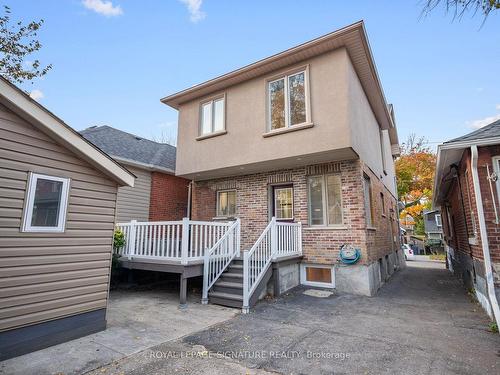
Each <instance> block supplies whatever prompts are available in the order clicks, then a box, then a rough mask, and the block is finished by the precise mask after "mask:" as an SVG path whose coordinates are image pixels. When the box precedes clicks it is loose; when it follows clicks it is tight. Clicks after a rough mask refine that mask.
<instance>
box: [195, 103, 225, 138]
mask: <svg viewBox="0 0 500 375" xmlns="http://www.w3.org/2000/svg"><path fill="white" fill-rule="evenodd" d="M200 112H201V114H200V118H201V120H200V135H201V136H203V135H208V134H212V133H217V132H221V131H223V130H224V129H225V124H224V117H225V114H224V97H222V98H217V99H213V100H210V101H208V102H204V103H202V104H201V111H200Z"/></svg>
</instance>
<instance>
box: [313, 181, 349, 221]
mask: <svg viewBox="0 0 500 375" xmlns="http://www.w3.org/2000/svg"><path fill="white" fill-rule="evenodd" d="M339 175H340V174H339V173H327V174H317V175H311V176H307V201H308V202H307V210H308V219H309V220H308V224H309V226H310V227H311V228H332V229H337V228H340V229H342V228H345V222H344V197H343V196H342V176H340V177H341V181H340V212H341V214H342V222H341V223H339V224H330V220H329V218H328V192H327V182H326V178H327V177H328V176H339ZM314 177H322V178H323V186H322V189H321V198H322V202H323V224H312V217H311V193H310V190H309V179H310V178H314Z"/></svg>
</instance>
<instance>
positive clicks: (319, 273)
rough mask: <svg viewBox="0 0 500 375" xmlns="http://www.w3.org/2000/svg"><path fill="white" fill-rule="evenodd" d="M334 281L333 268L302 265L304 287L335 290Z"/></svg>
mask: <svg viewBox="0 0 500 375" xmlns="http://www.w3.org/2000/svg"><path fill="white" fill-rule="evenodd" d="M334 280H335V278H334V267H333V266H330V265H314V264H301V282H302V284H304V285H311V286H322V287H329V288H334V287H335V281H334Z"/></svg>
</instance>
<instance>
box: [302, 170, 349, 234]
mask: <svg viewBox="0 0 500 375" xmlns="http://www.w3.org/2000/svg"><path fill="white" fill-rule="evenodd" d="M308 190H309V224H310V225H341V224H342V221H343V220H342V184H341V179H340V175H339V174H331V175H324V176H312V177H309V179H308Z"/></svg>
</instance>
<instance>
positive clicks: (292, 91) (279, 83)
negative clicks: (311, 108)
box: [268, 70, 308, 130]
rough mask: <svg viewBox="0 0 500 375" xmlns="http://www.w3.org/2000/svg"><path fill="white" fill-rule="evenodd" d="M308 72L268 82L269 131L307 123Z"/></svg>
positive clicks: (304, 71)
mask: <svg viewBox="0 0 500 375" xmlns="http://www.w3.org/2000/svg"><path fill="white" fill-rule="evenodd" d="M306 77H307V75H306V70H303V71H301V72H297V73H294V74H290V75H285V76H283V77H280V78H278V79H276V80H273V81H270V82H268V102H269V130H276V129H281V128H286V127H290V126H293V125H298V124H303V123H305V122H307V118H308V116H307V115H308V113H307V111H308V108H307V98H306Z"/></svg>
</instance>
